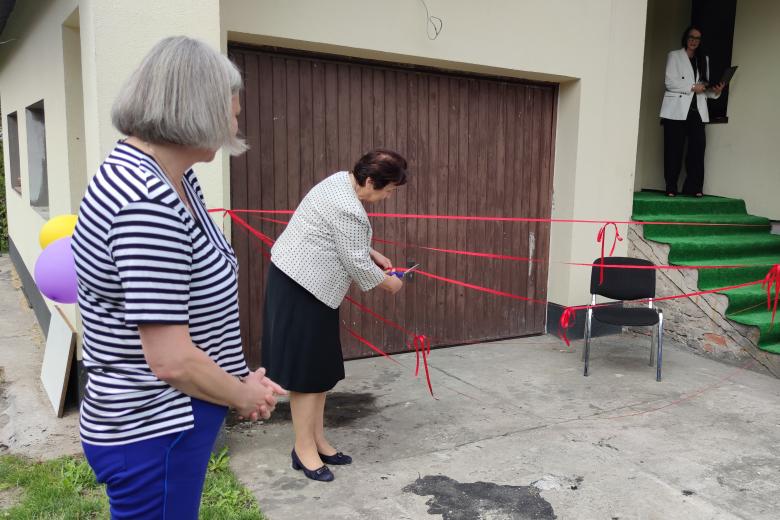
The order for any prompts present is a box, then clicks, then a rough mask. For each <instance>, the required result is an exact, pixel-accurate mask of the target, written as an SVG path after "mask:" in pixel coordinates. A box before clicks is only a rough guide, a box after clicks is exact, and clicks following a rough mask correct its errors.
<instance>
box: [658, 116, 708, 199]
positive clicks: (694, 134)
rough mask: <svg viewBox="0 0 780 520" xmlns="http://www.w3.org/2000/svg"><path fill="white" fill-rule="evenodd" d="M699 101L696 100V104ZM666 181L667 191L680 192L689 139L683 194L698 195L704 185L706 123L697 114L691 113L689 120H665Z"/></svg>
mask: <svg viewBox="0 0 780 520" xmlns="http://www.w3.org/2000/svg"><path fill="white" fill-rule="evenodd" d="M694 102H695V101H694ZM663 123H664V178H665V179H666V192H667V193H677V179H679V177H680V167H681V166H682V159H683V150H684V149H685V140H686V138H687V139H688V153H687V154H686V156H685V171H686V172H687V175H686V176H685V183H684V184H683V189H682V191H683V193H685V194H687V195H695V194H697V193H701V192H702V187H703V186H704V148H705V147H706V144H707V141H706V138H705V136H704V123H702V122H701V116H699V113H698V112H696V111H691V112H688V119H686V120H685V121H678V120H676V119H664V120H663Z"/></svg>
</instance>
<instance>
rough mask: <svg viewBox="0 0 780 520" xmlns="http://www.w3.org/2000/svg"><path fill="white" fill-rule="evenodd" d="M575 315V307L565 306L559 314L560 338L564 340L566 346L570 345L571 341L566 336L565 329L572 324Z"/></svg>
mask: <svg viewBox="0 0 780 520" xmlns="http://www.w3.org/2000/svg"><path fill="white" fill-rule="evenodd" d="M576 317H577V315H576V308H574V307H566V308H565V309H563V314H561V320H560V322H559V324H560V329H561V339H562V340H563V341H564V343H566V346H567V347H568V346H571V342H570V341H569V338H567V337H566V329H568V328H569V327H572V326H573V325H574V322H575V321H576Z"/></svg>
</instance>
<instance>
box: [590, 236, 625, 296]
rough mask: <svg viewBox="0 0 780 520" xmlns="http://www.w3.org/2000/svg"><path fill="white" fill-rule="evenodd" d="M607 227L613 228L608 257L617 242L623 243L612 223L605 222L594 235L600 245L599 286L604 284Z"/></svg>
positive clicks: (613, 250)
mask: <svg viewBox="0 0 780 520" xmlns="http://www.w3.org/2000/svg"><path fill="white" fill-rule="evenodd" d="M609 226H612V227H614V228H615V238H614V239H612V248H611V249H610V250H609V256H612V253H614V252H615V246H616V245H617V243H618V241H620V242H622V241H623V237H621V236H620V231H619V230H618V227H617V224H615V223H614V222H607V223H606V224H604V225H603V226H601V229H599V233H598V235H596V242H598V243H600V244H601V262H600V263H601V267H600V269H599V284H602V283H604V245H605V244H606V242H607V228H608V227H609Z"/></svg>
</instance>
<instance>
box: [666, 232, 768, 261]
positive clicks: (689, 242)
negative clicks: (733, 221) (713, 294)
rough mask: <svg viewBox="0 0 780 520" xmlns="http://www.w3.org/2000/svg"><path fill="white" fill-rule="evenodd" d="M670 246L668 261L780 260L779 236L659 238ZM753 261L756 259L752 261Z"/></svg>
mask: <svg viewBox="0 0 780 520" xmlns="http://www.w3.org/2000/svg"><path fill="white" fill-rule="evenodd" d="M659 242H665V243H667V244H669V245H670V246H671V249H670V251H669V263H672V264H677V263H681V262H693V263H694V264H700V265H705V263H706V262H711V260H713V259H719V260H720V262H719V264H718V265H725V264H729V265H730V264H734V263H735V262H734V260H735V259H737V258H743V259H744V258H746V257H748V256H749V257H756V256H758V257H762V258H770V259H771V258H774V261H771V260H770V262H769V263H772V264H776V263H780V235H770V234H768V233H767V234H764V235H756V234H747V235H729V236H714V237H671V238H668V239H667V240H659ZM750 263H751V264H752V263H754V262H750Z"/></svg>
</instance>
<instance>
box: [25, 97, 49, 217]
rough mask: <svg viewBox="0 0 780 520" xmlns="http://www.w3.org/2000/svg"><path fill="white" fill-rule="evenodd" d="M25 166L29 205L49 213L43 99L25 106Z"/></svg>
mask: <svg viewBox="0 0 780 520" xmlns="http://www.w3.org/2000/svg"><path fill="white" fill-rule="evenodd" d="M27 167H28V177H29V178H28V181H29V187H30V205H31V206H32V207H34V208H35V209H37V210H38V211H39V212H40V213H42V214H44V215H48V213H49V178H48V175H47V173H46V116H45V114H44V111H43V101H38V102H37V103H35V104H34V105H30V106H29V107H27Z"/></svg>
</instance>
